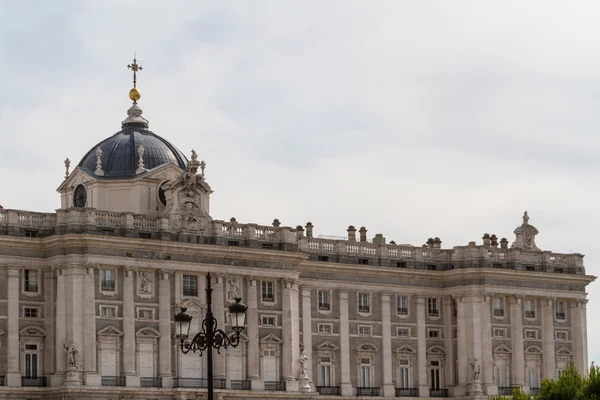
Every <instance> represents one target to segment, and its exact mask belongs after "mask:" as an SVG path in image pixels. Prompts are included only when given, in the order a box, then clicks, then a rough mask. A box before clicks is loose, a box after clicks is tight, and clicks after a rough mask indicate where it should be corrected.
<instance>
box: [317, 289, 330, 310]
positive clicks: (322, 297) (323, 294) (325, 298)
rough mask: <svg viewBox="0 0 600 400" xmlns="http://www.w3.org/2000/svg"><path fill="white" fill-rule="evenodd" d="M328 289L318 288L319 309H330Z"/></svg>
mask: <svg viewBox="0 0 600 400" xmlns="http://www.w3.org/2000/svg"><path fill="white" fill-rule="evenodd" d="M330 310H331V304H330V303H329V291H326V290H319V311H330Z"/></svg>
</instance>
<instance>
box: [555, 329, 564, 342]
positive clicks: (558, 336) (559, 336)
mask: <svg viewBox="0 0 600 400" xmlns="http://www.w3.org/2000/svg"><path fill="white" fill-rule="evenodd" d="M556 340H567V332H566V331H556Z"/></svg>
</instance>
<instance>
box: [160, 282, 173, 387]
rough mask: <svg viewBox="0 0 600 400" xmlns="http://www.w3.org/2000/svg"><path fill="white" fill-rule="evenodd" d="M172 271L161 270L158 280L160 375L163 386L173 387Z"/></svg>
mask: <svg viewBox="0 0 600 400" xmlns="http://www.w3.org/2000/svg"><path fill="white" fill-rule="evenodd" d="M171 274H172V272H171V271H166V270H162V271H159V276H160V278H159V282H158V330H159V332H160V338H158V377H159V378H161V380H162V387H163V388H172V387H173V374H172V372H171V349H172V346H171V344H172V341H171V337H172V332H171Z"/></svg>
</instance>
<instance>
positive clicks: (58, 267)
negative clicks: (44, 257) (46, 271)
mask: <svg viewBox="0 0 600 400" xmlns="http://www.w3.org/2000/svg"><path fill="white" fill-rule="evenodd" d="M50 268H51V269H52V272H53V273H54V275H56V276H61V275H62V274H63V271H64V265H62V264H54V265H52V266H50Z"/></svg>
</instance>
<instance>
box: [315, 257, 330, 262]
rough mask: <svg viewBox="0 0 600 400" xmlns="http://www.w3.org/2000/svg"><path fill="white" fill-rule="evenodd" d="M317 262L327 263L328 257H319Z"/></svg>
mask: <svg viewBox="0 0 600 400" xmlns="http://www.w3.org/2000/svg"><path fill="white" fill-rule="evenodd" d="M318 260H319V261H329V256H319V257H318Z"/></svg>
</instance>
